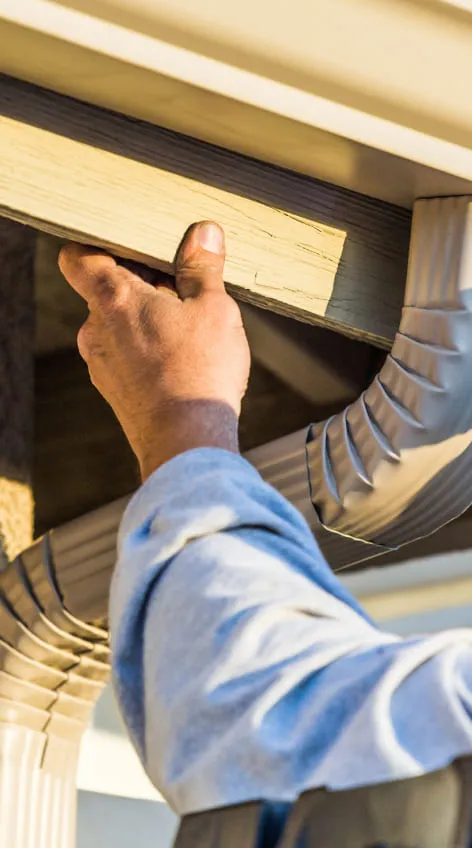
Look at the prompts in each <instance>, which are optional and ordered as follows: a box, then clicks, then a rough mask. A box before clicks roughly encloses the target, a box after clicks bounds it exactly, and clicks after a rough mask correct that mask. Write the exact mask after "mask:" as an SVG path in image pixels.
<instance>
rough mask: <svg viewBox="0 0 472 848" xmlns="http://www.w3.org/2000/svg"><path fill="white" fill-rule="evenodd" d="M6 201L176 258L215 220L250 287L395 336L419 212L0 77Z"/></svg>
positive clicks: (62, 228)
mask: <svg viewBox="0 0 472 848" xmlns="http://www.w3.org/2000/svg"><path fill="white" fill-rule="evenodd" d="M0 154H1V155H0V213H1V214H3V215H5V216H7V217H12V218H15V219H17V220H19V221H22V222H25V223H29V224H33V225H34V226H36V227H38V228H39V229H44V230H46V231H49V232H52V233H54V234H56V235H60V236H66V237H72V238H76V239H79V240H81V241H84V242H87V243H93V244H98V245H101V246H106V247H108V248H110V249H112V250H115V251H116V252H118V253H119V254H121V255H124V256H131V257H133V258H137V259H141V260H143V261H146V262H148V263H149V264H153V265H154V266H157V267H161V268H163V269H165V270H169V269H170V267H171V263H172V260H173V257H174V252H175V249H176V247H177V245H178V243H179V240H180V238H181V236H182V234H183V232H184V230H185V229H186V227H187V226H188V225H189V224H190V223H191V222H192V221H194V220H196V219H204V218H209V219H216V220H218V221H220V222H221V223H222V224H223V226H224V227H225V230H226V234H227V243H228V260H227V263H226V280H227V282H228V284H229V286H230V290H231V291H232V292H234V293H236V294H237V295H238V297H240V298H242V299H245V300H248V301H251V302H253V303H256V304H257V305H259V306H264V307H267V308H269V309H272V310H274V311H278V312H281V313H283V314H287V315H291V316H293V317H296V318H297V319H299V320H303V321H307V322H311V323H320V324H324V325H325V326H329V327H331V328H333V329H337V330H339V331H341V332H343V333H345V334H347V335H351V336H354V337H357V338H361V339H367V340H370V341H373V342H375V343H377V344H379V345H382V346H387V345H389V344H390V342H391V340H392V338H393V335H394V332H395V330H396V327H397V324H398V319H399V314H400V309H401V304H402V296H403V287H404V280H405V275H406V263H407V251H408V240H409V224H410V219H409V213H408V212H406V211H405V210H402V209H399V208H397V207H394V206H391V205H388V204H384V203H381V202H380V201H377V200H372V199H370V198H366V197H363V196H362V195H357V194H354V193H352V192H348V191H346V190H344V189H340V188H338V187H336V186H332V185H327V184H325V183H319V182H317V181H315V180H312V179H310V178H307V177H302V176H300V175H297V174H294V173H291V172H287V171H282V170H279V169H276V168H273V167H271V166H268V165H264V164H262V163H260V162H255V161H253V160H250V159H245V158H244V157H240V156H237V155H236V154H232V153H229V152H227V151H224V150H220V149H218V148H214V147H210V146H208V145H204V144H202V143H200V142H196V141H194V140H191V139H189V138H185V137H182V136H177V135H174V134H172V133H169V132H168V131H165V130H160V129H157V128H155V127H152V126H150V125H148V124H143V123H139V122H137V121H132V120H130V119H127V118H124V117H122V116H118V115H116V114H114V113H107V112H105V111H103V110H101V109H97V108H95V107H92V106H88V105H85V104H81V103H78V102H75V101H72V100H69V99H67V98H64V97H62V96H60V95H57V94H53V93H50V92H46V91H44V90H41V89H37V88H35V87H32V86H28V85H25V84H23V83H19V82H18V81H16V80H11V79H9V78H5V77H3V78H0Z"/></svg>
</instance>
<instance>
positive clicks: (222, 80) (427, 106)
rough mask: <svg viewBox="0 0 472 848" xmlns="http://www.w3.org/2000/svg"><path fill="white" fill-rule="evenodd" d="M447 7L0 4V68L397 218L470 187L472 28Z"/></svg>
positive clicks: (83, 0)
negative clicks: (339, 189) (383, 206)
mask: <svg viewBox="0 0 472 848" xmlns="http://www.w3.org/2000/svg"><path fill="white" fill-rule="evenodd" d="M70 6H76V7H77V8H70ZM449 6H450V4H449V5H445V4H443V5H442V6H441V7H439V8H440V9H441V13H440V12H439V11H438V6H437V4H436V5H435V4H428V3H425V4H423V6H422V5H421V4H418V3H410V4H405V3H404V2H403V0H396V2H393V0H389V2H384V3H382V4H379V3H377V2H376V3H373V2H372V0H355V2H353V0H331V2H330V4H326V3H324V2H321V0H313V2H311V3H308V2H306V0H295V2H292V3H290V4H279V5H278V7H277V8H276V9H274V7H273V5H270V6H269V4H268V3H267V4H265V3H262V4H260V6H259V7H258V13H257V15H255V14H254V4H253V3H250V2H249V0H244V2H242V3H241V2H240V3H238V4H236V5H235V6H234V7H233V4H215V3H212V2H211V0H206V1H205V2H203V3H199V4H198V5H197V6H194V4H193V3H190V2H187V0H179V2H178V3H174V2H173V3H172V4H171V3H166V2H164V0H161V2H160V3H149V2H146V0H136V2H135V0H133V2H131V0H116V2H114V3H104V2H102V3H100V2H98V3H97V2H94V3H93V4H91V3H88V2H87V0H77V2H75V3H73V2H69V3H64V4H63V5H61V4H59V3H53V2H49V0H21V3H18V2H17V0H0V42H1V50H0V71H1V72H4V73H7V74H10V75H12V76H17V77H19V78H21V79H25V80H27V81H29V82H33V83H37V84H39V85H44V86H46V87H49V88H52V89H54V90H57V91H60V92H62V93H65V94H68V95H71V96H74V97H78V98H80V99H83V100H87V101H90V102H93V103H96V104H98V105H101V106H104V107H108V108H112V109H116V110H118V111H122V112H124V113H125V114H130V115H134V116H136V117H140V118H143V119H145V120H148V121H151V122H154V123H158V124H163V125H165V126H168V127H170V128H172V129H176V130H178V131H180V132H184V133H186V134H188V135H193V136H195V137H199V138H203V139H205V140H207V141H210V142H214V143H216V144H220V145H222V146H224V147H228V148H232V149H236V150H239V151H241V152H243V153H248V154H250V155H253V156H257V157H259V158H262V159H267V160H269V161H272V162H275V163H276V164H281V165H285V166H287V167H291V168H294V169H296V170H300V171H303V172H306V173H308V174H312V175H314V176H317V177H320V178H322V179H325V180H328V181H331V182H335V183H338V184H340V185H344V186H346V187H348V188H352V189H355V190H358V191H361V192H364V193H366V194H370V195H372V196H378V197H380V198H383V199H387V200H391V201H392V202H395V203H398V204H403V205H410V204H411V203H412V201H413V199H414V198H416V197H418V196H421V195H429V196H432V195H439V194H449V195H451V194H455V193H467V192H470V189H471V188H472V150H471V147H472V115H471V109H470V105H469V98H468V86H467V84H466V80H468V79H470V78H471V76H472V19H471V21H469V20H468V19H467V18H466V20H465V21H464V20H461V21H460V26H459V23H458V22H457V21H456V20H455V17H454V15H456V16H457V9H450V8H449ZM84 8H85V9H87V10H88V12H84V11H81V9H84ZM92 11H93V14H92V13H91V12H92ZM235 15H236V18H234V16H235ZM462 17H463V13H462ZM233 18H234V20H233ZM124 24H125V25H124ZM369 28H370V29H369ZM233 30H234V35H233V36H231V33H232V32H233ZM347 30H349V32H348V33H347ZM406 32H408V38H406V37H405V33H406ZM161 33H162V34H163V35H164V36H166V38H164V37H162V36H161V37H159V35H160V34H161ZM366 33H368V34H370V38H367V40H366ZM374 33H375V38H374ZM238 39H239V42H238ZM182 42H184V43H185V47H183V46H181V43H182ZM337 42H338V43H337ZM374 42H375V44H374ZM336 44H337V46H336ZM282 45H284V49H282ZM341 47H342V49H340V48H341ZM335 48H336V49H335ZM226 57H229V58H226ZM445 69H446V70H447V72H446V70H445ZM327 92H329V93H330V96H327Z"/></svg>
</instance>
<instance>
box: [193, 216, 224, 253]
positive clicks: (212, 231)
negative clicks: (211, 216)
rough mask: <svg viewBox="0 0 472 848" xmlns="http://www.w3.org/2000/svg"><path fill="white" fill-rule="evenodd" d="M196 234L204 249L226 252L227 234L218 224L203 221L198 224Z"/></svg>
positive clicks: (211, 251) (213, 251) (212, 251)
mask: <svg viewBox="0 0 472 848" xmlns="http://www.w3.org/2000/svg"><path fill="white" fill-rule="evenodd" d="M195 235H196V237H197V241H198V243H199V245H200V247H203V249H204V250H209V251H210V253H224V250H225V236H224V233H223V230H222V229H221V227H219V226H218V224H213V223H212V222H211V221H203V223H201V224H199V225H198V227H197V232H196V233H195Z"/></svg>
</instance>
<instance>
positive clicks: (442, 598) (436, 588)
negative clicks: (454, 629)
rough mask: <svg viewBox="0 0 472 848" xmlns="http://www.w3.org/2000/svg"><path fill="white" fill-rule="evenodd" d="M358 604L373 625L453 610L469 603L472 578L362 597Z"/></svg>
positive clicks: (471, 597) (471, 592)
mask: <svg viewBox="0 0 472 848" xmlns="http://www.w3.org/2000/svg"><path fill="white" fill-rule="evenodd" d="M359 601H360V603H361V604H362V606H363V607H364V609H365V610H366V612H367V613H368V614H369V615H370V616H371V617H372V618H373V619H374V620H375V621H388V620H389V619H394V618H403V617H406V616H413V615H420V614H421V613H424V612H436V611H437V610H445V609H456V608H457V607H462V606H464V605H465V604H468V603H472V577H464V578H463V579H462V580H446V581H444V582H443V583H438V584H432V585H430V586H413V587H410V588H409V589H408V590H407V591H405V590H402V589H399V590H397V591H391V592H387V593H385V594H374V595H365V596H361V597H360V598H359Z"/></svg>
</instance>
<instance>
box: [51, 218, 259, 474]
mask: <svg viewBox="0 0 472 848" xmlns="http://www.w3.org/2000/svg"><path fill="white" fill-rule="evenodd" d="M224 260H225V247H224V233H223V230H222V229H221V228H220V227H219V226H218V225H217V224H214V223H211V222H206V221H204V222H201V223H199V224H194V225H193V226H192V227H191V228H190V230H189V231H188V232H187V234H186V236H185V238H184V240H183V242H182V244H181V246H180V248H179V250H178V253H177V258H176V263H175V287H176V291H173V290H172V289H171V288H170V286H169V284H168V283H166V282H165V280H164V278H162V283H161V284H160V283H159V282H157V284H155V285H150V284H149V282H145V281H144V279H143V276H144V277H145V276H146V274H144V275H140V274H139V273H133V272H132V271H130V270H128V269H127V268H126V267H124V266H123V265H119V264H118V262H117V260H115V259H114V258H113V257H112V256H108V255H107V254H105V253H103V252H101V251H97V250H94V249H92V248H86V247H82V246H80V245H77V244H69V245H67V246H66V247H64V248H63V249H62V250H61V253H60V256H59V267H60V269H61V271H62V273H63V274H64V276H65V277H66V279H67V280H68V281H69V283H70V284H71V286H72V287H73V288H74V289H75V290H76V291H77V292H78V293H79V294H80V295H81V296H82V297H83V298H85V300H86V301H87V303H88V307H89V312H90V316H89V318H88V319H87V321H86V322H85V324H84V325H83V327H81V329H80V332H79V336H78V346H79V351H80V353H81V355H82V357H83V358H84V359H85V361H86V363H87V365H88V368H89V372H90V378H91V380H92V383H93V384H94V386H96V388H97V389H98V390H99V392H100V393H101V394H102V395H103V397H104V398H105V400H107V401H108V403H109V404H110V406H111V407H112V408H113V410H114V412H115V414H116V416H117V418H118V420H119V421H120V424H121V426H122V427H123V430H124V432H125V434H126V436H127V438H128V440H129V443H130V445H131V447H132V449H133V451H134V452H135V454H136V456H137V458H138V461H139V464H140V468H141V474H142V477H143V479H146V478H147V477H148V476H149V475H150V474H151V473H152V472H153V471H154V470H155V469H156V468H158V467H159V466H160V465H162V464H163V463H164V462H166V461H167V460H168V459H171V458H172V457H173V456H175V455H177V454H178V453H182V452H183V451H185V450H189V449H191V448H196V447H206V446H208V447H222V448H226V449H228V450H231V451H237V450H238V436H237V426H238V418H239V413H240V407H241V400H242V398H243V396H244V393H245V390H246V384H247V378H248V374H249V365H250V357H249V347H248V344H247V340H246V335H245V332H244V328H243V325H242V320H241V315H240V312H239V309H238V307H237V304H236V303H235V301H234V300H232V298H230V297H229V295H227V294H226V292H225V289H224V284H223V266H224ZM157 278H158V275H157Z"/></svg>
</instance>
